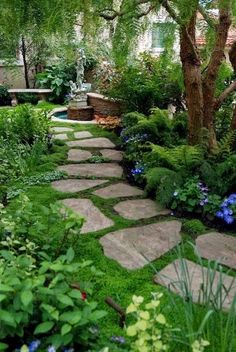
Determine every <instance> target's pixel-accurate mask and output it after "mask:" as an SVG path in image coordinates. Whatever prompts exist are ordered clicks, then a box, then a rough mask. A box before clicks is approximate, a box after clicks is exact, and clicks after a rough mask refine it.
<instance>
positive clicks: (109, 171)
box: [57, 163, 123, 178]
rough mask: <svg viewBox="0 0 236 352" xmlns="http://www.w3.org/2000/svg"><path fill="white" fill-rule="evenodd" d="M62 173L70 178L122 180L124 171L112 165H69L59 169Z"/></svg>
mask: <svg viewBox="0 0 236 352" xmlns="http://www.w3.org/2000/svg"><path fill="white" fill-rule="evenodd" d="M57 169H58V170H60V171H65V172H66V173H67V174H68V175H69V176H84V177H90V176H95V177H117V178H121V176H122V174H123V169H122V167H121V166H119V165H117V164H112V163H100V164H78V165H75V164H68V165H61V166H59V167H58V168H57Z"/></svg>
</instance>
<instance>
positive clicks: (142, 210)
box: [114, 199, 170, 220]
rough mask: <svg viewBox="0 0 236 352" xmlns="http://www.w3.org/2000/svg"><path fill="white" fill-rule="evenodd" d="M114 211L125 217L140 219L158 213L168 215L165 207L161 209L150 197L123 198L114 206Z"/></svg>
mask: <svg viewBox="0 0 236 352" xmlns="http://www.w3.org/2000/svg"><path fill="white" fill-rule="evenodd" d="M114 209H115V211H117V213H118V214H119V215H120V216H122V217H123V218H125V219H129V220H140V219H147V218H151V217H153V216H158V215H168V214H169V213H170V211H169V210H167V209H163V208H162V209H161V207H158V206H157V204H156V202H154V201H152V200H151V199H135V200H125V201H123V202H120V203H118V204H117V205H116V206H114Z"/></svg>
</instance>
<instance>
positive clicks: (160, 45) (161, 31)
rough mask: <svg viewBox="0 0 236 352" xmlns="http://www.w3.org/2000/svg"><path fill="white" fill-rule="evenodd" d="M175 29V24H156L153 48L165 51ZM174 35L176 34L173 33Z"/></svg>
mask: <svg viewBox="0 0 236 352" xmlns="http://www.w3.org/2000/svg"><path fill="white" fill-rule="evenodd" d="M173 29H174V26H173V23H166V22H159V23H154V24H153V28H152V48H153V49H164V47H165V44H166V40H167V38H168V36H169V35H170V31H171V32H172V31H173ZM173 34H174V33H173Z"/></svg>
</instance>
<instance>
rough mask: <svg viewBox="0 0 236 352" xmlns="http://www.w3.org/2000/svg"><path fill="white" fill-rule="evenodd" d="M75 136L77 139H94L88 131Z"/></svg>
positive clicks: (77, 133)
mask: <svg viewBox="0 0 236 352" xmlns="http://www.w3.org/2000/svg"><path fill="white" fill-rule="evenodd" d="M74 136H75V138H77V139H80V138H89V137H93V135H92V134H91V133H90V132H88V131H81V132H75V133H74Z"/></svg>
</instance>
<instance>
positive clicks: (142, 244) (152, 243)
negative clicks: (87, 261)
mask: <svg viewBox="0 0 236 352" xmlns="http://www.w3.org/2000/svg"><path fill="white" fill-rule="evenodd" d="M180 229H181V223H180V222H179V221H174V220H173V221H164V222H159V223H156V224H151V225H146V226H141V227H133V228H128V229H123V230H119V231H115V232H111V233H109V234H107V235H105V236H103V237H102V238H101V239H100V243H101V244H102V246H103V249H104V254H105V255H106V256H107V257H109V258H112V259H115V260H116V261H118V262H119V263H120V265H122V266H123V267H125V268H127V269H138V268H142V267H143V266H144V265H146V264H148V263H149V262H151V261H153V260H155V259H157V258H159V257H160V256H162V255H163V254H165V253H166V252H168V251H169V250H171V249H172V248H173V247H175V246H176V245H177V244H178V243H180V241H181V237H180V234H179V233H180Z"/></svg>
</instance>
